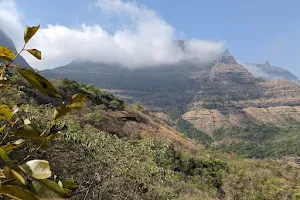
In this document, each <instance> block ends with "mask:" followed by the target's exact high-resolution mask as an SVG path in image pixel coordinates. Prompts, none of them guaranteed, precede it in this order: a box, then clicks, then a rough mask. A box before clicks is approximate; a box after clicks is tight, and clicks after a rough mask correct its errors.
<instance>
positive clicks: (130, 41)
mask: <svg viewBox="0 0 300 200" xmlns="http://www.w3.org/2000/svg"><path fill="white" fill-rule="evenodd" d="M2 4H4V5H6V7H5V8H2V6H1V5H2ZM93 9H100V11H101V12H104V13H107V14H110V15H114V16H117V17H118V18H119V19H120V20H123V19H126V20H125V21H126V24H124V25H123V26H122V27H120V28H119V29H117V30H115V31H114V32H113V33H109V32H108V31H106V30H104V29H103V28H102V27H101V26H100V25H94V26H89V25H86V24H82V26H81V27H80V28H77V29H73V28H68V27H65V26H61V25H59V24H56V25H48V26H47V27H46V28H41V29H40V30H39V32H38V33H37V34H36V35H35V36H34V38H33V39H32V40H31V41H30V43H29V44H28V47H32V48H38V49H40V50H41V51H42V52H43V57H44V60H42V61H38V60H36V59H35V58H32V57H31V55H29V54H25V53H24V54H23V56H24V57H25V59H26V60H27V61H28V62H29V63H30V65H31V66H33V67H34V68H38V69H45V68H54V67H57V66H60V65H64V64H67V63H69V62H70V61H72V60H89V61H93V62H106V63H118V64H122V65H125V66H128V67H131V68H135V67H144V66H155V65H159V64H172V63H176V62H178V61H180V60H182V59H198V60H199V61H201V62H206V61H209V60H211V59H214V58H215V57H216V56H217V55H218V54H219V53H220V52H221V51H222V49H223V42H213V41H202V40H191V41H188V42H187V43H186V51H185V53H184V52H182V51H181V49H180V48H179V47H178V46H177V45H176V44H175V43H174V40H175V38H176V31H175V30H174V28H173V27H172V26H171V25H169V24H168V23H167V22H165V21H164V20H162V18H160V17H159V16H158V15H157V14H156V12H155V11H153V10H151V9H147V8H145V7H142V6H139V5H137V4H136V3H132V2H123V1H121V0H98V1H96V2H95V4H93ZM4 12H8V14H7V15H6V14H3V13H4ZM6 16H11V18H10V19H8V17H6ZM11 21H13V22H11ZM9 23H13V24H14V27H16V30H14V31H16V32H17V29H20V27H22V26H24V25H23V24H22V21H21V15H20V13H19V12H18V11H17V10H16V6H15V3H14V1H12V0H0V26H1V27H0V28H3V29H4V31H5V32H7V33H11V32H12V31H13V30H11V28H9V27H8V26H7V24H9ZM19 32H20V31H18V34H20V35H21V36H22V31H21V32H20V33H19ZM13 39H14V40H15V41H16V42H17V43H18V42H20V40H18V39H17V36H13ZM18 46H19V45H18Z"/></svg>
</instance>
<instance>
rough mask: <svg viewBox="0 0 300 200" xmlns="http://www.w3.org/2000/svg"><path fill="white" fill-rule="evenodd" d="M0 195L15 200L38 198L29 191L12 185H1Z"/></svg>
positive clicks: (34, 199)
mask: <svg viewBox="0 0 300 200" xmlns="http://www.w3.org/2000/svg"><path fill="white" fill-rule="evenodd" d="M0 194H4V195H6V196H8V197H10V198H13V199H16V200H39V198H38V197H37V196H36V195H34V194H33V193H31V192H30V191H29V190H26V189H24V188H22V187H19V186H14V185H1V187H0Z"/></svg>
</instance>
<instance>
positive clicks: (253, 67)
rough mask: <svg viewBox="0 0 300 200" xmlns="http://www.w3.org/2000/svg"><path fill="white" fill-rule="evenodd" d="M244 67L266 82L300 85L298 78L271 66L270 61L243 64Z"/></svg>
mask: <svg viewBox="0 0 300 200" xmlns="http://www.w3.org/2000/svg"><path fill="white" fill-rule="evenodd" d="M242 65H243V66H244V67H245V68H246V69H247V70H248V71H249V72H251V73H252V74H253V75H254V76H255V77H258V78H259V77H262V78H263V79H266V80H287V81H292V82H296V83H300V80H299V79H298V77H297V76H295V75H294V74H292V73H291V72H289V71H288V70H285V69H282V68H280V67H275V66H272V65H270V63H269V62H268V61H266V62H265V63H264V64H255V63H242Z"/></svg>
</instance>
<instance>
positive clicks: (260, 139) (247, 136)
mask: <svg viewBox="0 0 300 200" xmlns="http://www.w3.org/2000/svg"><path fill="white" fill-rule="evenodd" d="M213 136H214V139H215V140H217V141H222V144H221V145H219V146H217V147H216V148H217V149H219V150H223V151H232V152H235V153H238V154H240V155H244V156H248V157H256V158H266V157H282V156H300V126H299V123H297V122H295V121H292V120H290V121H289V123H288V124H285V125H284V126H282V127H277V126H274V125H271V124H265V125H255V126H249V127H245V128H242V127H232V128H227V129H225V128H221V129H217V130H215V131H214V132H213Z"/></svg>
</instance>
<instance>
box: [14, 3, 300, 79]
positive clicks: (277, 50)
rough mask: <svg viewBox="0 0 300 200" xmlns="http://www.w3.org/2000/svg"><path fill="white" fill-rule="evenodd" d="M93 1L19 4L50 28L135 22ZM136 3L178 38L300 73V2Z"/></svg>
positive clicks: (26, 16) (26, 17)
mask: <svg viewBox="0 0 300 200" xmlns="http://www.w3.org/2000/svg"><path fill="white" fill-rule="evenodd" d="M99 1H100V0H99ZM123 2H125V3H126V2H128V1H123ZM130 3H132V1H130ZM93 4H95V0H63V1H62V0H51V1H50V0H47V1H46V0H44V1H40V0H18V1H16V8H17V10H18V11H19V12H21V13H22V15H23V16H22V20H23V22H24V23H27V24H28V23H29V24H35V23H40V24H41V26H42V27H45V28H46V27H47V25H48V24H53V25H55V24H59V25H62V26H65V27H68V28H70V29H76V28H80V27H81V25H82V24H83V23H85V24H86V25H88V26H94V25H99V26H101V27H102V28H103V29H105V30H106V31H107V32H108V33H113V32H114V31H116V30H118V29H119V28H120V27H122V26H123V25H124V24H125V25H126V26H129V25H131V24H130V23H129V24H128V19H127V18H126V17H125V18H124V17H123V15H122V17H120V16H119V14H116V13H114V14H112V13H109V12H106V11H105V10H103V9H97V8H95V6H92V5H93ZM132 5H134V6H137V7H138V8H139V9H142V10H143V9H145V10H151V11H153V12H155V13H156V15H157V18H159V19H160V20H162V21H164V22H165V23H166V24H168V25H169V26H171V27H172V28H173V29H175V30H176V31H175V38H178V39H200V40H207V41H214V42H223V43H224V44H223V48H228V49H229V51H230V52H231V54H233V55H234V56H235V58H236V59H237V60H239V61H242V62H255V63H263V62H264V61H265V60H268V61H269V62H270V63H271V64H272V65H276V66H280V67H282V68H285V69H288V70H290V71H292V72H293V73H295V74H296V75H297V76H298V77H300V66H299V62H300V39H299V37H300V12H299V8H300V1H298V0H252V1H250V0H244V1H241V0H226V1H225V0H137V1H135V3H134V2H133V3H132ZM127 17H128V16H127ZM138 17H139V16H138Z"/></svg>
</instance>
